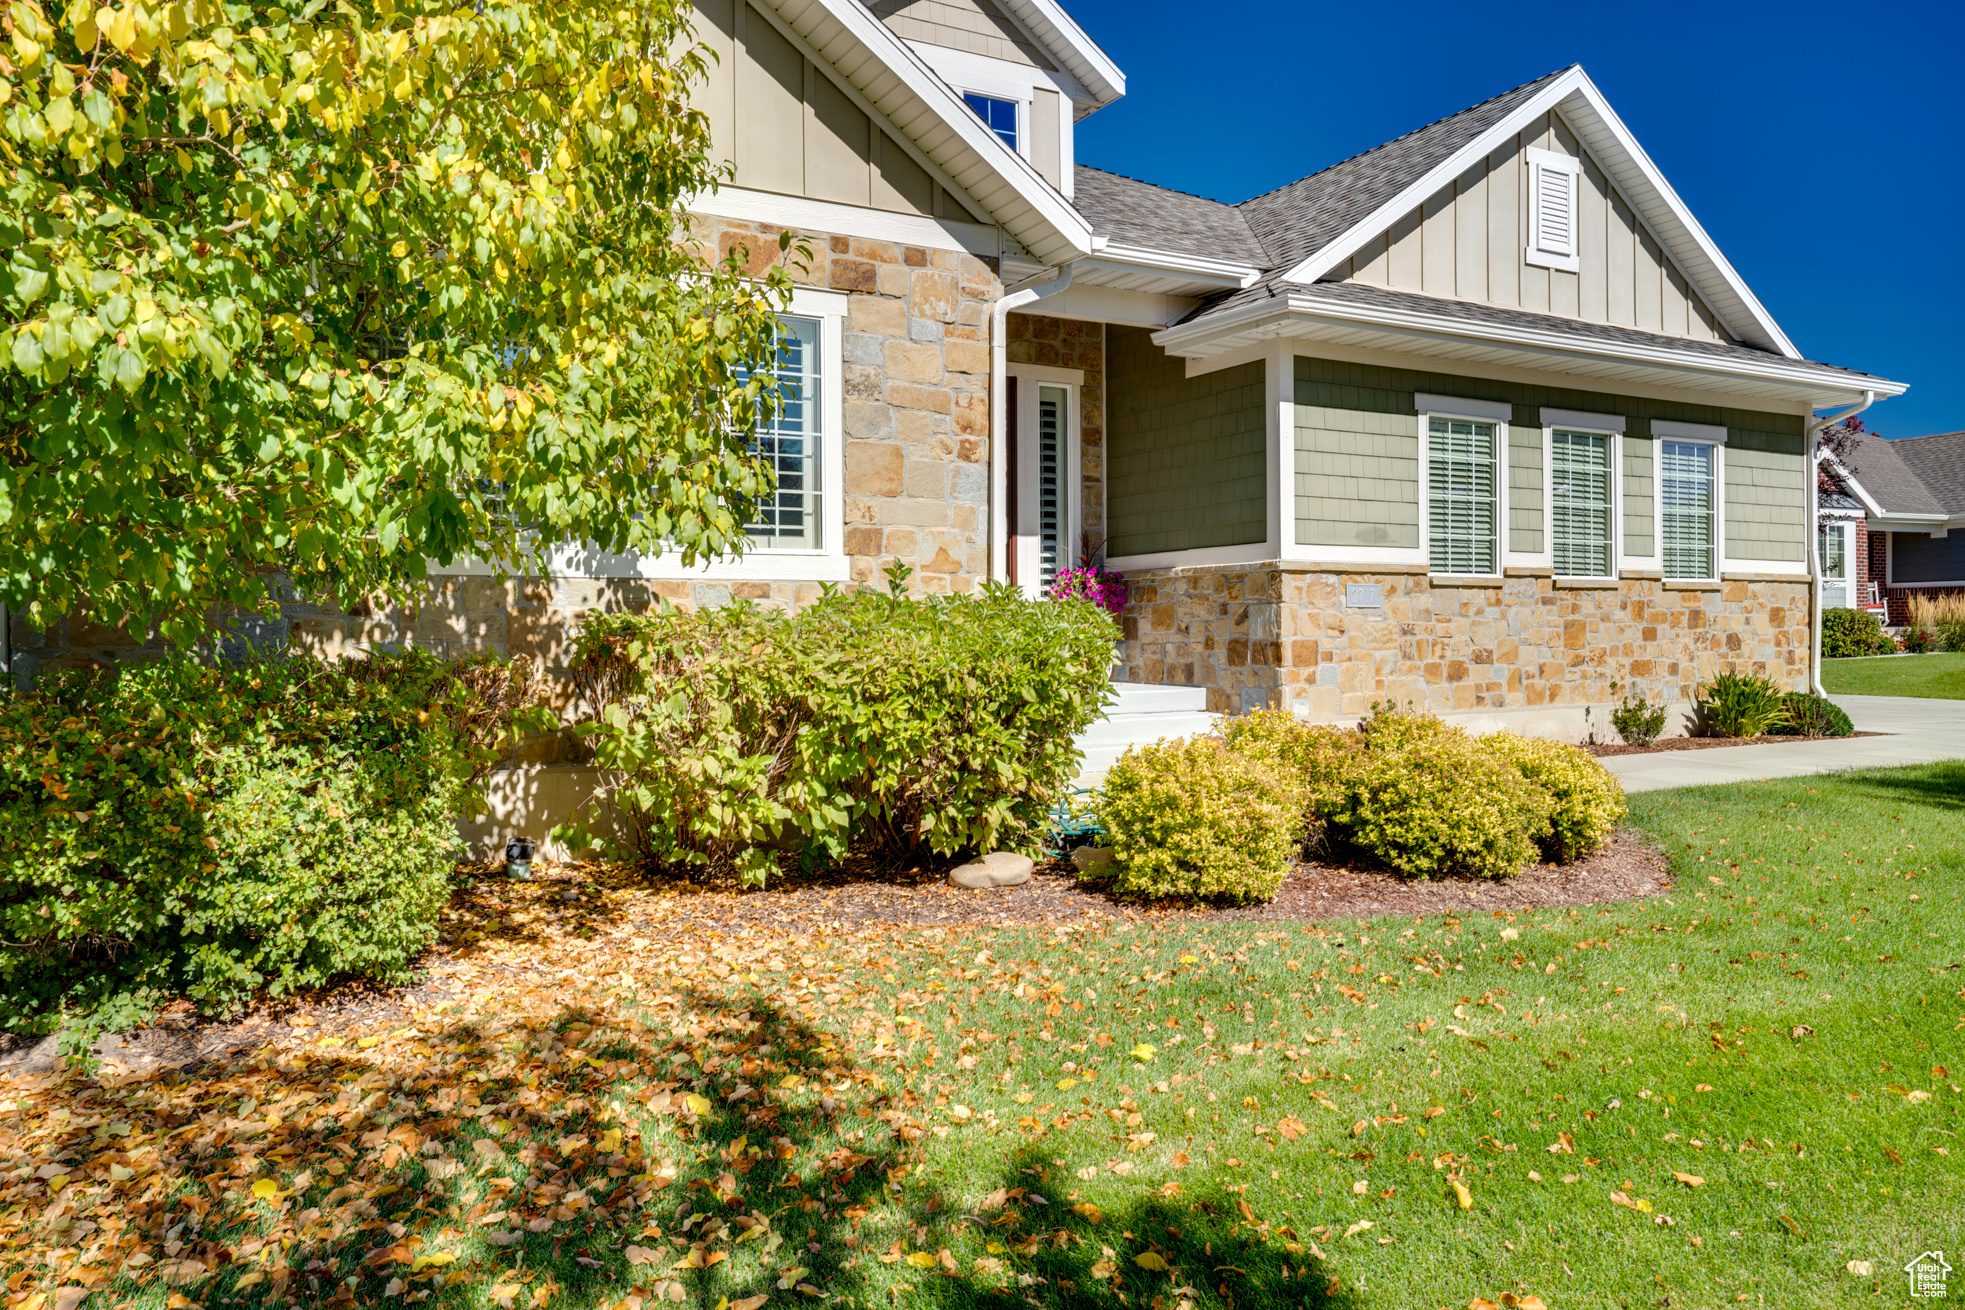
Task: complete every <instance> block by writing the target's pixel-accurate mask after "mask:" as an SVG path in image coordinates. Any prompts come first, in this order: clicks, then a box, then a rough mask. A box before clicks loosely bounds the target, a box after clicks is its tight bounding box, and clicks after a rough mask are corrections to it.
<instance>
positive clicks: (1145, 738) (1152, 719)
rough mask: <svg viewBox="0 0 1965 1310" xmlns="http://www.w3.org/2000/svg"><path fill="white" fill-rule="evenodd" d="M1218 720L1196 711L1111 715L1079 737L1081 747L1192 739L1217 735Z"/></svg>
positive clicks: (1210, 715)
mask: <svg viewBox="0 0 1965 1310" xmlns="http://www.w3.org/2000/svg"><path fill="white" fill-rule="evenodd" d="M1214 730H1215V716H1214V715H1212V714H1204V713H1201V712H1199V711H1194V710H1174V711H1171V712H1158V713H1152V714H1108V715H1106V716H1105V717H1104V718H1102V719H1100V720H1099V721H1098V722H1097V723H1094V724H1093V725H1092V726H1091V727H1089V728H1087V729H1085V730H1084V731H1083V732H1081V733H1079V734H1078V744H1079V745H1080V746H1085V747H1091V746H1110V745H1113V744H1115V743H1116V744H1120V745H1125V744H1128V743H1131V742H1153V741H1158V740H1159V739H1160V738H1162V737H1191V736H1193V735H1194V734H1196V733H1201V732H1213V731H1214Z"/></svg>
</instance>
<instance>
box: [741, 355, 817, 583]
mask: <svg viewBox="0 0 1965 1310" xmlns="http://www.w3.org/2000/svg"><path fill="white" fill-rule="evenodd" d="M773 371H774V372H775V373H776V375H777V378H778V383H779V387H780V390H779V393H778V411H777V413H776V414H775V415H774V416H773V417H772V419H771V421H770V422H769V423H766V424H764V425H762V426H761V427H760V428H759V429H758V432H757V439H756V441H755V442H753V443H752V449H753V450H755V451H756V452H757V454H758V456H759V457H760V458H761V459H763V460H764V461H765V462H767V463H768V464H770V466H771V468H772V471H773V472H775V473H776V474H777V476H778V485H777V489H776V490H775V491H773V492H772V493H771V494H770V495H768V496H766V497H764V498H763V499H762V500H760V501H759V502H758V505H757V521H756V522H754V523H752V524H751V525H750V529H749V531H750V538H751V540H752V541H753V542H755V543H757V544H758V545H759V546H762V547H765V548H767V549H770V548H776V549H780V550H817V549H819V547H820V541H819V494H820V486H819V446H820V442H821V440H822V434H821V432H820V422H819V414H820V412H821V411H820V405H819V385H820V378H819V321H818V320H817V319H814V318H793V317H790V316H785V317H781V318H780V319H779V320H778V363H777V367H776V369H775V370H773Z"/></svg>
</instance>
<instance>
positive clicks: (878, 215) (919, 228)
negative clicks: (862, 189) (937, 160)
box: [687, 186, 1003, 259]
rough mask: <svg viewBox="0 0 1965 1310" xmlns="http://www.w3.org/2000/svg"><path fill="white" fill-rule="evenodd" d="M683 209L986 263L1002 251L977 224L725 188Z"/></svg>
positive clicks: (997, 237)
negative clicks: (964, 256)
mask: <svg viewBox="0 0 1965 1310" xmlns="http://www.w3.org/2000/svg"><path fill="white" fill-rule="evenodd" d="M687 208H688V209H689V211H690V212H691V213H696V214H708V215H710V216H711V217H714V218H731V219H736V220H737V221H739V222H743V223H773V224H776V225H777V226H779V227H789V228H796V229H798V230H800V231H805V232H824V233H827V234H829V235H836V236H846V237H866V238H868V239H870V240H874V241H892V242H895V243H896V244H899V245H904V246H926V247H928V248H929V249H931V250H963V251H967V252H968V253H969V254H972V255H979V256H983V257H986V258H989V259H994V258H996V257H997V256H998V255H999V254H1000V253H1001V252H1002V248H1003V247H1002V239H1001V234H1000V233H999V232H998V231H997V229H995V228H993V227H984V226H982V225H981V224H977V223H959V222H956V221H955V220H953V219H946V218H927V217H923V216H922V215H919V214H897V213H894V212H892V211H890V210H885V209H865V208H862V207H861V206H859V205H842V204H839V203H837V202H835V201H831V200H808V199H806V198H805V197H804V196H785V195H779V194H777V193H776V192H771V191H750V190H746V189H744V188H743V187H732V186H726V187H720V188H718V189H717V190H716V191H714V192H706V193H704V194H702V195H700V196H698V197H696V198H695V199H693V200H691V201H690V202H689V203H688V205H687Z"/></svg>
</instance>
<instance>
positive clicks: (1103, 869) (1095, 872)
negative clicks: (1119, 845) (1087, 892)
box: [1071, 846, 1112, 878]
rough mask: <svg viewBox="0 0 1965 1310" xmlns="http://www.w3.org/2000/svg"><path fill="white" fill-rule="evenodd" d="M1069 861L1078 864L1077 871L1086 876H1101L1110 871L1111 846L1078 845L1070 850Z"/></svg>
mask: <svg viewBox="0 0 1965 1310" xmlns="http://www.w3.org/2000/svg"><path fill="white" fill-rule="evenodd" d="M1071 862H1072V863H1073V864H1074V865H1076V866H1078V872H1079V873H1081V874H1084V875H1085V876H1086V877H1088V878H1103V877H1105V876H1106V875H1107V874H1109V873H1111V872H1112V848H1111V847H1109V846H1080V847H1079V848H1078V849H1077V850H1075V851H1073V852H1071Z"/></svg>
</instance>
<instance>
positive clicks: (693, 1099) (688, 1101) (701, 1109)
mask: <svg viewBox="0 0 1965 1310" xmlns="http://www.w3.org/2000/svg"><path fill="white" fill-rule="evenodd" d="M682 1103H683V1104H684V1105H685V1106H687V1107H688V1108H689V1113H691V1114H693V1115H698V1116H701V1115H706V1114H708V1113H709V1112H710V1098H709V1097H707V1096H702V1095H699V1094H698V1093H696V1092H691V1093H689V1095H687V1096H685V1097H683V1098H682Z"/></svg>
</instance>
